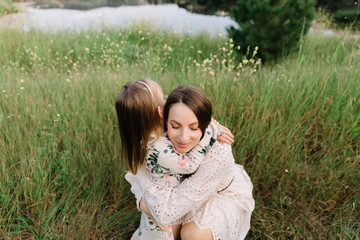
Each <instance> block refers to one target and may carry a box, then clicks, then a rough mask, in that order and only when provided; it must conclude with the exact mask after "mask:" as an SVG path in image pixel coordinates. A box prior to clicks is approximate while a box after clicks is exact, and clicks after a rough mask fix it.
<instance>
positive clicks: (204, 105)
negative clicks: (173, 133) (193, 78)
mask: <svg viewBox="0 0 360 240" xmlns="http://www.w3.org/2000/svg"><path fill="white" fill-rule="evenodd" d="M176 103H183V104H185V105H186V106H188V107H189V108H190V109H191V110H192V111H193V112H194V114H195V116H196V118H197V120H198V121H199V128H200V130H201V132H202V134H203V135H204V133H205V130H206V128H207V126H208V125H209V124H210V122H211V114H212V105H211V102H210V100H209V98H208V97H207V96H206V94H205V93H204V92H203V91H201V90H200V89H198V88H196V87H194V86H180V87H178V88H176V89H175V90H173V91H172V92H171V93H170V95H169V96H168V98H167V100H166V103H165V107H164V129H165V131H167V126H166V123H167V120H168V118H169V112H170V109H171V107H172V105H174V104H176Z"/></svg>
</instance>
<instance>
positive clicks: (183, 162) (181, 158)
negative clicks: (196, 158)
mask: <svg viewBox="0 0 360 240" xmlns="http://www.w3.org/2000/svg"><path fill="white" fill-rule="evenodd" d="M189 161H190V158H189V156H186V155H185V154H180V156H179V158H178V162H177V164H178V165H180V166H181V167H184V166H185V165H186V163H188V162H189Z"/></svg>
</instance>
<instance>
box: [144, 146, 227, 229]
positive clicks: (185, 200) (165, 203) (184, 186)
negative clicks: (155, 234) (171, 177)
mask: <svg viewBox="0 0 360 240" xmlns="http://www.w3.org/2000/svg"><path fill="white" fill-rule="evenodd" d="M224 153H226V154H225V155H224ZM228 157H232V154H231V147H230V146H229V145H227V144H219V143H215V144H214V146H213V148H211V149H209V151H208V153H207V155H206V157H205V159H204V160H203V162H202V163H201V165H200V167H199V168H198V170H197V171H196V172H195V173H194V174H193V175H192V176H191V177H189V178H187V179H185V180H184V181H183V182H182V183H181V184H180V185H179V186H178V187H176V188H164V187H160V186H156V185H152V186H149V187H147V188H146V189H145V191H144V196H143V197H144V199H145V201H146V203H147V204H148V206H149V210H150V213H151V215H152V216H153V217H154V218H155V219H156V220H157V222H158V223H160V224H163V225H165V224H177V223H179V222H181V221H182V219H183V217H184V216H185V215H186V213H188V212H189V211H190V210H193V209H194V208H196V207H197V206H199V205H200V204H201V203H202V202H203V201H204V200H205V199H207V198H208V197H209V196H210V195H211V194H216V189H217V187H218V185H219V180H220V178H219V175H221V173H222V171H223V170H224V168H225V166H226V162H227V158H228Z"/></svg>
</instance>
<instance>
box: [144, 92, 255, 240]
mask: <svg viewBox="0 0 360 240" xmlns="http://www.w3.org/2000/svg"><path fill="white" fill-rule="evenodd" d="M199 94H200V96H201V97H200V96H199ZM204 96H205V94H204V93H203V92H201V91H200V92H199V90H198V89H197V88H195V87H191V86H182V87H178V88H177V89H175V90H174V91H173V92H172V93H171V94H170V95H169V97H168V98H167V101H166V103H165V107H164V122H165V128H166V129H165V130H167V131H168V136H169V138H170V140H171V142H172V143H173V145H174V147H175V148H176V149H182V150H184V151H188V150H190V149H191V148H190V147H191V145H192V144H193V143H194V142H196V141H199V135H200V134H202V133H201V130H200V129H199V125H201V123H202V119H203V118H204V117H205V118H206V117H208V116H207V115H208V114H209V111H208V109H206V108H207V107H206V106H207V104H206V103H205V102H204V101H203V100H202V99H205V98H204ZM205 97H206V96H205ZM210 114H211V113H210ZM143 200H145V201H141V205H140V208H141V210H142V211H144V212H145V213H147V214H148V215H151V216H152V217H154V218H155V220H156V221H157V222H158V223H159V224H161V225H167V224H179V223H182V224H183V227H182V229H181V233H180V235H181V239H182V240H187V239H192V240H196V239H223V240H231V239H233V240H238V239H244V238H245V236H246V234H247V232H248V230H249V228H250V218H251V213H252V211H253V209H254V205H255V203H254V199H253V197H252V183H251V181H250V178H249V176H248V175H247V173H246V172H245V170H244V169H243V167H242V166H240V165H238V164H235V161H234V158H233V155H232V152H231V146H230V145H228V144H220V143H219V142H216V143H214V145H213V146H212V147H210V149H209V150H208V152H207V153H206V155H205V159H204V160H203V161H202V162H201V164H200V167H199V168H198V169H197V170H196V172H195V173H194V174H193V175H192V176H191V177H189V178H187V179H185V180H184V181H183V182H182V183H181V184H180V185H179V186H177V187H175V188H166V187H161V186H156V185H149V186H147V187H146V188H145V191H144V195H143Z"/></svg>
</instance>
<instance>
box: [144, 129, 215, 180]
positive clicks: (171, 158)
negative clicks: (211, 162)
mask: <svg viewBox="0 0 360 240" xmlns="http://www.w3.org/2000/svg"><path fill="white" fill-rule="evenodd" d="M217 134H218V130H217V127H216V125H215V124H214V123H210V125H209V126H208V127H207V128H206V132H205V133H204V137H203V138H202V139H201V141H200V142H199V143H198V144H197V145H196V146H195V147H194V148H193V149H191V151H190V152H188V153H186V154H181V153H179V152H177V151H176V150H175V149H174V146H173V145H172V143H171V141H170V139H169V138H168V137H167V135H166V134H164V135H163V136H161V137H160V138H159V139H158V140H157V141H156V142H155V143H154V144H153V145H152V147H151V149H150V152H149V154H148V156H150V157H151V158H147V162H149V161H152V160H154V159H156V161H157V163H158V164H159V165H160V166H162V167H164V168H167V169H168V171H170V172H172V173H176V174H190V173H193V172H195V171H196V169H197V168H198V167H199V165H200V163H201V161H202V160H203V159H204V156H205V154H206V152H207V150H208V148H209V147H210V146H212V145H213V144H214V143H215V141H216V140H215V139H216V137H217ZM149 167H150V168H151V166H149Z"/></svg>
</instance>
